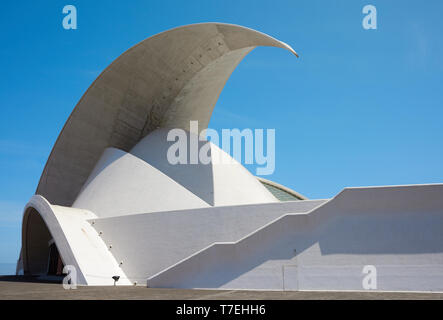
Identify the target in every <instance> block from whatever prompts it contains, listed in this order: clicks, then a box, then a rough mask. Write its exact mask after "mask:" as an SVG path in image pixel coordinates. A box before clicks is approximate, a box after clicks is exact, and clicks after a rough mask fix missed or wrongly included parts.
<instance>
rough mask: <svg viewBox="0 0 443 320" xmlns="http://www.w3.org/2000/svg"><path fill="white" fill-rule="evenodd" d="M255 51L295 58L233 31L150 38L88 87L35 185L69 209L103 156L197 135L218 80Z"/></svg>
mask: <svg viewBox="0 0 443 320" xmlns="http://www.w3.org/2000/svg"><path fill="white" fill-rule="evenodd" d="M257 46H274V47H280V48H284V49H287V50H289V51H291V52H292V53H294V54H295V55H297V54H296V53H295V51H294V50H293V49H292V48H291V47H290V46H288V45H287V44H285V43H283V42H281V41H278V40H276V39H274V38H272V37H270V36H268V35H265V34H263V33H260V32H258V31H255V30H252V29H248V28H245V27H241V26H236V25H231V24H222V23H202V24H194V25H188V26H184V27H179V28H175V29H172V30H169V31H165V32H162V33H159V34H157V35H154V36H152V37H150V38H148V39H146V40H144V41H142V42H140V43H139V44H137V45H135V46H134V47H132V48H130V49H129V50H128V51H126V52H125V53H123V54H122V55H121V56H120V57H118V58H117V59H116V60H115V61H114V62H113V63H112V64H111V65H110V66H109V67H107V68H106V69H105V70H104V71H103V72H102V73H101V74H100V76H99V77H98V78H97V79H96V80H95V81H94V83H93V84H92V85H91V86H90V87H89V89H88V90H87V91H86V93H85V94H84V96H83V97H82V98H81V99H80V101H79V103H78V104H77V106H76V107H75V109H74V110H73V112H72V114H71V115H70V117H69V119H68V121H67V122H66V124H65V126H64V128H63V130H62V132H61V133H60V135H59V137H58V139H57V141H56V143H55V145H54V147H53V149H52V152H51V155H50V156H49V159H48V161H47V163H46V166H45V168H44V170H43V173H42V176H41V178H40V182H39V185H38V187H37V191H36V193H37V194H40V195H42V196H44V197H45V198H46V199H48V200H49V201H50V203H53V204H57V205H65V206H70V205H72V203H73V202H74V200H75V198H76V196H77V195H78V193H79V191H80V189H81V188H82V186H83V184H84V183H85V181H86V180H87V178H88V176H89V174H90V173H91V171H92V170H93V168H94V166H95V164H96V162H97V161H98V160H99V158H100V156H101V154H102V153H103V151H104V150H105V149H106V148H108V147H115V148H118V149H122V150H124V151H129V150H130V149H131V148H132V147H134V146H135V145H136V143H137V142H138V141H140V140H141V139H142V138H143V137H144V136H146V135H147V134H148V133H150V132H151V131H153V130H154V129H157V128H159V127H174V128H183V129H188V127H187V126H188V125H189V121H190V120H198V121H199V124H200V128H201V129H204V128H205V127H206V126H207V125H208V123H209V120H210V117H211V114H212V110H213V108H214V106H215V104H216V102H217V99H218V97H219V94H220V93H221V91H222V89H223V87H224V85H225V83H226V81H227V80H228V78H229V76H230V75H231V73H232V71H233V70H234V69H235V67H236V66H237V65H238V63H239V62H240V61H241V60H242V59H243V58H244V57H245V56H246V55H247V54H248V53H249V52H250V51H251V50H253V49H254V48H255V47H257Z"/></svg>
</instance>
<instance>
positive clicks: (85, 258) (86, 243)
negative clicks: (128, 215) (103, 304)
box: [21, 195, 131, 285]
mask: <svg viewBox="0 0 443 320" xmlns="http://www.w3.org/2000/svg"><path fill="white" fill-rule="evenodd" d="M95 218H96V215H95V214H93V213H92V212H90V211H88V210H83V209H75V208H67V207H61V206H52V205H51V204H50V203H49V202H48V201H47V200H46V199H45V198H43V197H42V196H39V195H35V196H33V197H32V198H31V200H30V201H29V202H28V204H27V205H26V207H25V210H24V214H23V223H22V251H21V254H22V257H21V258H22V263H23V271H24V273H25V274H32V275H46V274H47V269H48V256H49V250H50V249H49V247H50V243H52V242H54V243H55V245H56V247H57V250H58V252H59V253H60V257H61V260H62V262H63V264H64V265H65V266H67V265H71V266H74V267H75V270H76V276H77V284H79V285H98V284H100V285H113V284H114V281H113V279H112V277H113V276H116V275H117V276H120V281H119V285H129V284H131V283H130V282H129V281H128V279H127V278H126V276H125V274H124V273H123V271H122V270H121V268H120V267H119V265H118V263H117V262H116V261H115V259H114V257H113V256H112V254H111V253H110V252H109V249H108V248H107V246H106V244H105V243H104V242H103V241H102V239H101V238H100V236H99V233H98V232H97V231H95V229H94V228H93V227H92V226H91V224H90V223H89V222H88V221H87V220H88V219H95Z"/></svg>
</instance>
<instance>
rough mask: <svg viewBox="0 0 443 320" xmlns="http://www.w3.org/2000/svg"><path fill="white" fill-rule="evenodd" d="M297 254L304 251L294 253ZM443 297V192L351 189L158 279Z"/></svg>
mask: <svg viewBox="0 0 443 320" xmlns="http://www.w3.org/2000/svg"><path fill="white" fill-rule="evenodd" d="M294 250H296V251H294ZM365 265H374V266H376V268H377V271H378V288H377V289H378V290H386V291H396V290H399V291H443V267H442V266H443V185H420V186H399V187H378V188H375V187H369V188H348V189H345V190H344V191H342V192H341V193H340V194H339V195H337V196H336V197H335V198H334V199H332V200H330V201H329V202H327V203H325V204H323V205H322V206H320V207H318V208H316V209H313V210H312V211H311V212H309V213H298V214H287V215H284V216H282V217H280V218H277V219H276V220H275V221H273V222H271V223H269V224H267V225H266V226H264V227H262V228H259V229H258V230H256V231H254V232H252V233H251V234H250V235H248V236H246V237H244V238H243V239H241V240H240V241H236V242H222V243H215V244H212V245H211V246H209V247H207V248H206V249H203V250H201V251H200V252H198V253H196V254H194V255H192V256H190V257H189V258H187V259H184V260H183V261H181V262H180V263H177V264H176V265H174V266H172V267H170V268H168V269H166V270H165V271H163V272H160V273H159V274H157V275H155V276H153V277H151V278H150V279H149V280H148V285H149V286H153V287H179V288H227V289H228V288H229V289H246V288H248V289H275V290H282V289H286V290H290V289H292V290H295V289H297V290H363V289H364V288H363V286H362V280H363V277H364V276H365V275H364V274H362V270H363V267H364V266H365Z"/></svg>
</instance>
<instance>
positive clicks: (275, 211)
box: [94, 200, 325, 284]
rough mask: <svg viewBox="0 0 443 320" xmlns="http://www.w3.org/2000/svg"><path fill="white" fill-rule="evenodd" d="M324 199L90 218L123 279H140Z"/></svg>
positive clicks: (312, 206)
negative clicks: (109, 247) (126, 277)
mask: <svg viewBox="0 0 443 320" xmlns="http://www.w3.org/2000/svg"><path fill="white" fill-rule="evenodd" d="M324 202H325V201H324V200H313V201H294V202H285V203H269V204H256V205H241V206H227V207H210V208H202V209H194V210H180V211H169V212H158V213H147V214H136V215H126V216H119V217H111V218H104V219H96V220H94V221H95V224H94V228H95V229H96V230H97V231H99V230H101V231H103V237H102V238H103V240H104V241H105V243H107V244H111V243H112V244H113V250H112V253H113V254H114V256H115V258H116V260H117V261H120V260H123V261H125V263H124V265H123V266H122V268H123V270H124V271H125V273H126V275H127V276H128V277H129V278H130V279H132V280H136V281H138V283H144V284H146V279H147V278H148V277H150V276H152V275H154V274H155V273H158V272H160V271H162V270H164V269H166V268H168V267H169V266H171V265H173V264H175V263H177V262H179V261H181V260H182V259H185V258H187V257H189V256H190V255H192V254H194V253H196V252H198V251H199V250H202V249H204V248H205V247H207V246H209V245H211V244H213V243H214V242H217V241H237V240H239V239H241V238H242V237H244V236H246V235H247V234H249V233H251V232H253V231H255V230H256V229H258V228H260V227H262V226H263V225H265V224H267V223H269V222H271V221H273V220H275V219H276V218H278V217H280V216H282V215H284V214H286V213H288V212H305V211H309V210H311V209H312V208H314V207H317V206H319V205H321V204H322V203H324Z"/></svg>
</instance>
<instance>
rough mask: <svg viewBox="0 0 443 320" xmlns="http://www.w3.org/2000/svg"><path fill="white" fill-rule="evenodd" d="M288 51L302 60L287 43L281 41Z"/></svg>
mask: <svg viewBox="0 0 443 320" xmlns="http://www.w3.org/2000/svg"><path fill="white" fill-rule="evenodd" d="M279 42H280V43H281V44H282V45H283V46H284V47H285V48H286V49H288V50H289V51H291V52H292V53H293V54H294V55H295V56H296V57H297V58H300V56H299V55H298V53H297V52H295V50H294V49H293V48H292V47H291V46H290V45H289V44H287V43H286V42H283V41H279Z"/></svg>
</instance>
